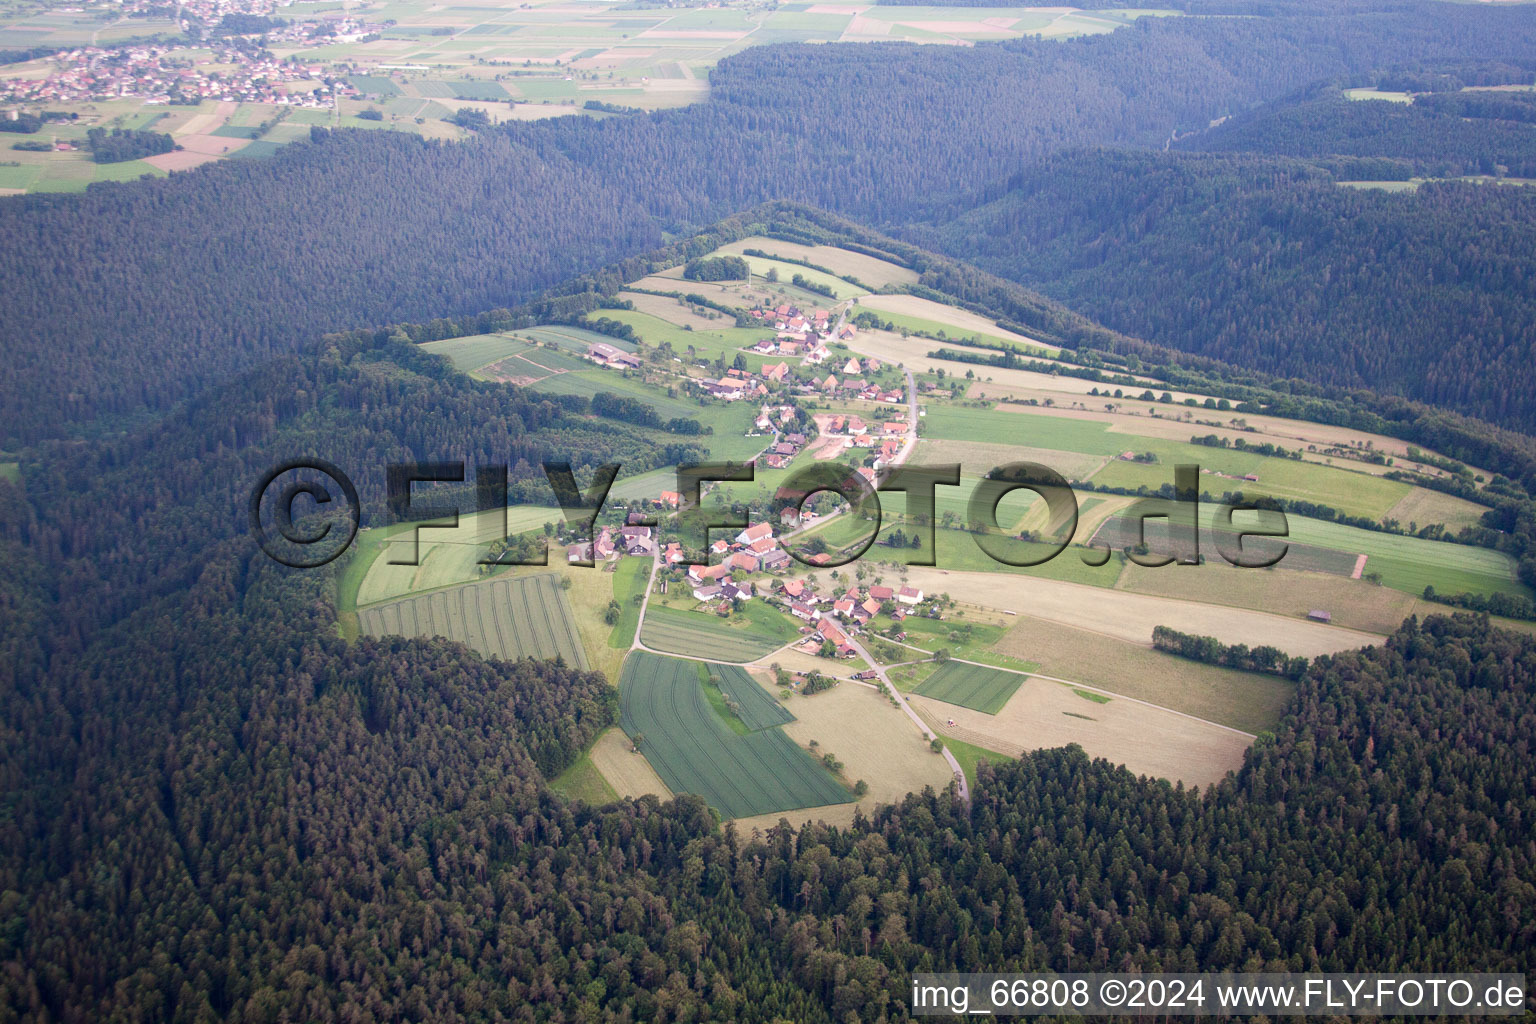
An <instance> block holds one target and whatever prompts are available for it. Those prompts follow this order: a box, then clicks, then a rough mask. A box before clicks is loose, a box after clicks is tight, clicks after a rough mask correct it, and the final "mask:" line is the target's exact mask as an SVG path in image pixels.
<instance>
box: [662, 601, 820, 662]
mask: <svg viewBox="0 0 1536 1024" xmlns="http://www.w3.org/2000/svg"><path fill="white" fill-rule="evenodd" d="M785 625H786V626H788V622H787V620H786V622H785ZM791 629H792V627H791ZM792 636H793V632H791V633H790V634H788V635H785V634H784V633H782V632H780V633H778V634H774V633H770V632H767V631H766V630H759V629H753V628H752V627H751V625H749V624H747V623H743V624H742V625H736V624H734V623H732V622H729V621H727V620H725V619H722V618H720V617H719V616H716V615H705V614H703V613H701V612H689V611H683V610H681V609H678V608H666V607H661V606H658V605H656V603H655V602H654V601H653V602H651V607H650V608H648V609H647V610H646V613H645V623H644V624H643V625H642V626H641V629H640V640H641V642H642V643H644V644H645V646H647V647H650V648H653V649H655V650H658V651H668V652H670V653H673V654H688V655H692V656H693V657H696V658H708V659H711V660H713V661H731V662H748V661H756V660H757V659H758V658H761V657H763V656H764V655H765V654H769V653H770V652H772V651H774V650H776V649H778V648H779V647H782V646H783V645H784V644H786V643H788V642H789V640H790V639H791V637H792Z"/></svg>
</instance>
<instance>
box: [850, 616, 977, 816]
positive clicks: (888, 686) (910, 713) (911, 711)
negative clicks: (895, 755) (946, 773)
mask: <svg viewBox="0 0 1536 1024" xmlns="http://www.w3.org/2000/svg"><path fill="white" fill-rule="evenodd" d="M848 646H849V647H852V648H853V649H854V650H855V651H857V652H858V655H859V657H861V658H863V659H864V660H865V661H867V662H869V667H870V668H872V669H874V672H875V676H876V677H877V678H878V679H879V680H880V682H881V683H882V684H884V686H885V692H886V693H889V694H890V695H891V696H892V697H894V698H896V702H897V703H898V704H900V705H901V709H902V710H903V711H905V712H906V713H907V717H908V718H910V719H912V724H914V725H916V726H917V727H918V729H920V730H921V731H922V733H923V738H924V739H926V740H928V742H930V743H932V742H933V741H934V740H936V739H938V738H939V736H938V733H936V732H934V731H933V730H932V729H930V728H928V723H927V722H925V721H923V718H922V716H921V715H919V714H918V713H917V711H916V709H915V708H913V707H912V705H911V704H909V703H907V697H906V694H904V693H902V692H901V691H900V690H898V689H897V688H896V684H895V683H893V682H891V680H890V677H889V676H887V675H886V674H885V666H883V665H881V664H880V663H879V662H878V661H876V660H875V659H874V658H873V657H872V656H871V655H870V653H869V651H868V650H866V649H865V647H864V645H863V644H861V643H859V641H858V639H857V638H856V637H853V636H849V637H848ZM941 742H942V741H941ZM939 752H940V753H942V754H943V755H944V760H946V761H948V762H949V770H950V771H951V772H953V773H954V776H955V784H956V785H957V786H958V787H959V789H960V799H961V800H964V801H965V806H966V807H970V806H971V788H970V786H968V785H966V782H965V772H964V771H963V770H962V769H961V768H960V762H959V761H956V760H955V755H954V754H951V753H950V752H949V748H948V747H943V746H941V747H940V750H939Z"/></svg>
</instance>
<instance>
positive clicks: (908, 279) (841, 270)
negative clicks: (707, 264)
mask: <svg viewBox="0 0 1536 1024" xmlns="http://www.w3.org/2000/svg"><path fill="white" fill-rule="evenodd" d="M747 249H760V250H762V251H763V252H766V253H770V254H771V255H774V256H787V257H789V258H790V259H795V260H804V261H805V262H807V263H814V264H815V265H816V266H818V267H825V268H826V269H828V270H830V271H832V273H834V274H840V275H843V276H844V277H856V278H858V279H859V280H860V281H862V282H864V284H865V285H867V286H868V287H870V288H884V287H885V286H886V285H890V284H916V283H917V280H918V274H917V271H915V270H909V269H907V268H906V267H902V266H898V265H897V264H895V263H891V262H889V261H887V260H882V259H876V258H875V257H873V256H866V255H864V254H863V253H861V252H853V251H852V250H849V249H839V248H837V247H836V246H831V245H801V244H800V243H799V242H785V241H782V240H780V239H777V238H767V237H764V236H762V235H753V236H752V237H750V238H743V239H742V240H741V241H739V242H732V243H730V244H729V245H724V246H721V247H720V248H719V249H717V250H715V252H716V254H729V253H739V252H744V251H745V250H747ZM781 276H782V275H781Z"/></svg>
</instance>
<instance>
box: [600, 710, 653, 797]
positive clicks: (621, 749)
mask: <svg viewBox="0 0 1536 1024" xmlns="http://www.w3.org/2000/svg"><path fill="white" fill-rule="evenodd" d="M589 756H590V757H591V758H592V765H593V767H595V768H596V769H597V770H598V771H599V772H601V773H602V776H603V778H604V779H605V780H607V782H608V785H610V786H612V787H613V791H614V792H615V793H617V794H618V795H619V797H620V799H622V798H624V797H630V798H632V799H638V798H639V797H642V796H645V795H646V794H648V793H650V794H654V795H656V796H659V797H661V798H662V799H663V800H669V799H671V797H672V791H671V790H670V789H668V788H667V784H666V783H665V782H662V781H661V776H660V775H657V774H656V769H654V768H652V767H651V764H650V762H649V761H647V760H646V759H645V758H644V756H642V755H640V754H637V753H635V752H634V751H633V750H632V749H630V742H629V737H628V736H625V735H624V730H622V729H619V728H617V727H615V728H613V729H609V730H608V731H607V732H605V733H603V734H602V735H601V736H599V737H598V738H597V742H596V743H594V744H592V750H591V752H590V754H589Z"/></svg>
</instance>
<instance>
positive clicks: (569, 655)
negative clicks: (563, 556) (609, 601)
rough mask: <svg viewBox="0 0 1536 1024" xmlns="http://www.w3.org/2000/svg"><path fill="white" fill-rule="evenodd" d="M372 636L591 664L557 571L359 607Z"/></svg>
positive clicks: (507, 656)
mask: <svg viewBox="0 0 1536 1024" xmlns="http://www.w3.org/2000/svg"><path fill="white" fill-rule="evenodd" d="M358 619H359V623H360V625H361V627H362V630H363V632H364V633H367V634H368V635H370V636H389V635H400V636H441V637H447V638H448V639H450V640H457V641H459V642H461V643H464V644H467V645H468V646H469V647H471V648H472V649H474V650H476V651H478V652H479V653H480V654H482V655H484V656H485V657H488V658H503V659H506V660H509V661H511V660H515V659H517V658H555V657H559V658H563V659H564V660H565V663H566V664H567V665H576V666H578V667H580V668H587V667H588V665H587V656H586V654H585V652H584V651H583V650H582V646H581V638H580V637H579V636H578V635H577V632H576V623H575V621H574V615H573V613H572V611H571V605H570V602H569V601H567V600H566V597H565V592H564V591H563V590H562V589H561V588H560V585H559V577H558V576H557V575H556V574H554V573H540V574H538V575H534V576H504V577H500V578H497V579H493V580H487V581H486V582H484V583H469V584H465V585H464V586H461V587H454V588H451V589H449V590H438V591H434V592H433V593H431V594H424V595H422V596H420V597H408V598H405V599H403V600H399V601H390V602H388V603H386V604H381V605H374V606H372V607H369V608H364V609H362V610H361V611H360V612H358Z"/></svg>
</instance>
